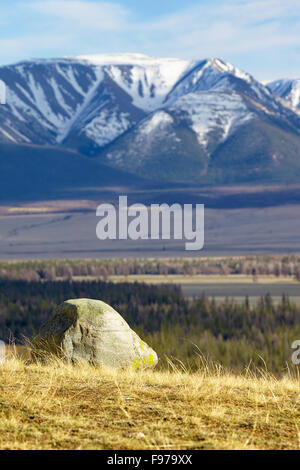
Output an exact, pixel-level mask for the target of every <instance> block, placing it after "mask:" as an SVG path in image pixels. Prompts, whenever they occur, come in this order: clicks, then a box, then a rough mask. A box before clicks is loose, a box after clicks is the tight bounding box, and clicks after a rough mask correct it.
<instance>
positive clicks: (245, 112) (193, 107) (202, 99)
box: [169, 91, 254, 147]
mask: <svg viewBox="0 0 300 470" xmlns="http://www.w3.org/2000/svg"><path fill="white" fill-rule="evenodd" d="M169 111H171V112H175V113H176V112H177V111H179V112H182V111H183V112H185V113H186V114H187V115H188V116H189V117H190V119H191V128H192V129H193V131H194V132H195V133H196V135H197V138H198V142H199V144H200V145H203V146H204V147H206V146H207V144H208V142H209V136H210V134H211V133H212V132H216V131H219V134H220V140H221V141H224V140H225V139H227V137H228V136H229V135H231V134H232V133H233V132H234V131H235V130H236V129H237V128H238V127H239V126H242V125H243V124H245V123H246V122H247V121H248V120H250V119H252V118H253V117H254V114H253V113H252V112H249V109H248V108H247V106H246V105H245V103H244V102H243V100H242V98H241V96H240V95H238V94H237V93H228V92H225V91H224V92H223V91H222V92H220V93H217V92H216V91H210V92H204V91H201V92H199V93H189V94H187V95H184V96H182V97H180V98H178V99H177V100H176V102H175V103H174V105H173V106H171V107H170V108H169Z"/></svg>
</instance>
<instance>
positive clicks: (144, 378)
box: [0, 359, 300, 450]
mask: <svg viewBox="0 0 300 470" xmlns="http://www.w3.org/2000/svg"><path fill="white" fill-rule="evenodd" d="M299 391H300V385H299V378H298V379H296V378H295V379H292V378H288V377H287V378H283V379H281V380H276V379H274V378H272V377H270V376H269V375H268V374H267V373H263V372H261V373H260V374H258V375H257V376H254V375H252V374H250V373H248V374H246V373H245V374H244V375H243V376H234V375H230V374H229V373H225V372H222V371H221V370H220V369H218V368H217V367H216V368H215V369H214V370H211V371H209V370H208V369H207V368H205V367H204V368H203V370H202V371H199V372H198V373H195V374H190V373H189V372H187V371H181V372H180V371H178V370H174V367H173V369H172V367H171V369H170V371H169V372H160V371H148V372H147V371H144V372H133V371H132V372H131V371H126V372H125V371H124V372H120V371H119V372H118V371H113V370H99V369H95V368H91V367H86V366H85V367H83V366H77V367H72V366H68V365H64V364H61V363H58V364H57V363H54V364H53V365H48V366H41V365H34V364H31V365H30V364H26V363H25V362H24V361H21V360H19V359H9V360H7V362H6V363H5V364H4V365H2V366H0V448H1V449H111V450H118V449H167V450H168V449H179V450H185V449H199V450H200V449H299V448H300V430H299V424H300V400H299V396H300V395H299Z"/></svg>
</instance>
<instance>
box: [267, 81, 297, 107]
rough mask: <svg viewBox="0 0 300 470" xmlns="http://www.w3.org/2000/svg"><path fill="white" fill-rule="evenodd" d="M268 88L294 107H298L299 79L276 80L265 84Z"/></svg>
mask: <svg viewBox="0 0 300 470" xmlns="http://www.w3.org/2000/svg"><path fill="white" fill-rule="evenodd" d="M267 87H268V88H269V90H270V91H271V92H272V93H274V94H275V95H278V96H279V97H280V98H282V99H284V100H285V101H287V103H289V104H290V105H291V106H293V107H294V108H298V109H300V79H298V80H289V79H283V80H276V81H274V82H270V83H268V84H267Z"/></svg>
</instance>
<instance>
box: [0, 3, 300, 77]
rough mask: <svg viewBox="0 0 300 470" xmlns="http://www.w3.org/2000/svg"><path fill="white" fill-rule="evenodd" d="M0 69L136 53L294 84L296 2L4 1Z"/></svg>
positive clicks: (298, 51)
mask: <svg viewBox="0 0 300 470" xmlns="http://www.w3.org/2000/svg"><path fill="white" fill-rule="evenodd" d="M1 3H2V4H1V10H0V63H1V64H8V63H13V62H16V61H19V60H23V59H28V58H33V57H34V58H36V57H59V56H66V55H67V56H70V55H82V54H95V53H111V52H113V53H116V52H138V53H143V54H148V55H155V56H162V57H181V58H187V59H199V60H200V59H203V58H206V57H220V58H223V59H225V60H228V61H230V62H232V63H233V64H234V65H236V66H237V67H239V68H241V69H243V70H246V71H248V72H250V73H252V74H253V75H254V76H256V77H257V78H258V79H260V80H272V79H276V78H281V77H291V78H300V0H203V1H196V0H185V1H182V0H152V1H150V0H148V1H145V0H119V1H118V0H116V1H98V0H10V1H9V2H7V3H4V2H1Z"/></svg>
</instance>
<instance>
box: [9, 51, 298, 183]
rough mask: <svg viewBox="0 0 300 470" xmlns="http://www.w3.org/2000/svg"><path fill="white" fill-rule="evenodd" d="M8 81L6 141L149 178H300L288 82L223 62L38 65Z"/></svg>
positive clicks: (14, 69)
mask: <svg viewBox="0 0 300 470" xmlns="http://www.w3.org/2000/svg"><path fill="white" fill-rule="evenodd" d="M0 79H2V80H3V81H4V82H5V83H6V86H7V105H5V106H0V142H2V143H6V144H14V145H15V144H19V145H23V144H33V145H42V146H43V145H44V146H52V147H53V148H57V149H58V150H60V151H61V150H63V149H65V150H75V151H76V152H78V153H79V154H82V155H86V156H89V157H93V159H95V162H98V163H100V164H105V165H108V166H110V167H113V168H115V169H119V170H122V171H125V172H127V173H130V174H133V175H136V176H139V177H141V176H142V177H143V176H144V175H145V174H146V175H147V178H149V179H150V180H151V179H153V180H156V179H157V178H161V179H162V180H163V181H171V182H189V181H191V182H193V183H197V184H199V185H203V184H219V183H220V184H226V183H227V182H228V183H232V182H234V183H236V182H239V181H246V182H247V181H252V180H253V181H255V180H258V181H263V180H264V179H265V180H266V181H277V180H278V178H279V179H280V178H281V179H282V181H288V180H290V179H291V178H292V179H293V178H294V179H297V178H298V177H299V176H300V115H299V114H298V113H297V111H296V109H294V108H293V107H292V106H291V103H290V97H289V93H288V92H287V90H290V88H289V87H290V84H285V86H283V84H281V85H278V86H275V85H272V84H267V86H265V85H263V84H261V83H260V82H258V81H257V80H256V79H255V78H254V77H252V76H251V75H250V74H247V73H246V72H243V71H241V70H239V69H238V68H236V67H234V66H233V65H232V64H230V63H228V62H225V61H223V60H222V59H218V58H209V59H205V60H200V61H188V60H184V59H175V58H167V59H163V58H155V57H148V56H145V55H142V54H111V55H109V54H108V55H106V54H99V55H93V56H78V57H73V58H70V57H65V58H58V59H36V60H28V61H22V62H19V63H17V64H12V65H8V66H2V67H0ZM283 89H284V90H285V91H283ZM274 90H275V91H276V92H275V91H274ZM280 90H281V93H279V91H280ZM289 92H290V91H289ZM294 94H295V93H294ZM293 96H294V95H293ZM299 100H300V87H299ZM239 168H240V170H239ZM241 169H243V174H241Z"/></svg>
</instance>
